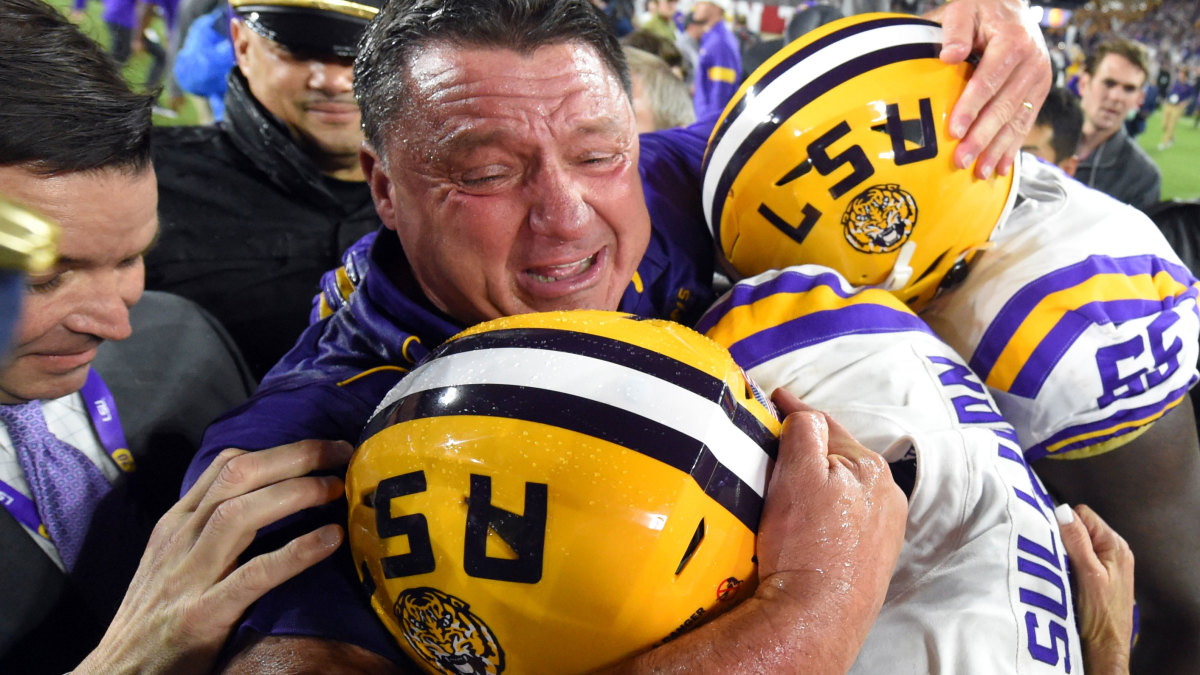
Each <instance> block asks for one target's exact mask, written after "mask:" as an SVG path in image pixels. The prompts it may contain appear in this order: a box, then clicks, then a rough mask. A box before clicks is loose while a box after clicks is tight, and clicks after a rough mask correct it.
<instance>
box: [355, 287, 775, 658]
mask: <svg viewBox="0 0 1200 675" xmlns="http://www.w3.org/2000/svg"><path fill="white" fill-rule="evenodd" d="M779 428H780V425H779V422H778V420H777V418H776V415H775V413H774V408H773V407H771V405H770V403H769V402H767V401H766V398H765V397H764V396H763V395H762V393H761V392H760V391H759V390H758V389H757V388H756V387H754V386H753V385H752V384H751V383H750V381H749V380H748V379H747V378H746V376H745V374H744V373H743V372H742V370H741V369H740V368H738V366H737V364H735V363H734V361H733V359H732V357H730V356H729V353H728V352H726V351H725V349H723V348H722V347H720V346H718V345H717V344H716V343H715V342H713V341H711V340H709V339H708V338H706V337H703V336H702V335H700V334H699V333H696V332H695V331H693V330H691V329H689V328H686V327H684V326H681V325H679V324H675V323H671V322H668V321H658V320H641V319H638V318H635V317H633V316H631V315H628V314H622V313H618V312H601V311H575V312H552V313H546V314H525V315H519V316H513V317H508V318H504V319H498V320H495V321H491V322H488V323H485V324H481V325H479V326H476V327H474V328H471V329H469V330H467V331H465V332H463V333H461V334H459V335H457V336H455V337H454V338H452V339H451V340H449V341H447V342H446V343H445V344H443V345H442V346H440V347H439V348H438V349H436V350H435V351H434V352H433V353H432V354H431V355H430V357H429V359H428V360H426V361H425V362H424V363H423V364H422V365H421V366H420V367H419V368H417V369H415V370H414V371H413V372H412V373H410V374H409V375H408V376H407V377H405V378H404V379H403V380H402V381H401V382H400V383H399V384H398V385H397V386H396V387H395V388H394V389H393V390H392V391H391V392H389V393H388V395H387V396H386V397H385V398H384V400H383V402H382V403H381V404H380V405H379V407H378V408H377V409H376V412H375V415H374V416H373V417H372V420H371V422H370V423H369V424H368V425H367V428H366V430H365V431H364V433H363V438H365V439H366V440H365V441H364V442H363V443H362V444H361V445H360V446H359V448H358V450H357V451H356V452H355V454H354V457H353V459H352V460H351V462H350V467H349V470H348V473H347V478H346V497H347V499H348V500H349V507H350V508H349V511H350V515H349V521H350V522H349V540H350V546H351V551H352V555H353V557H354V563H355V566H356V567H357V569H358V571H359V575H360V578H361V579H362V581H363V583H364V586H365V587H366V588H367V589H368V591H369V592H370V594H371V605H372V607H373V608H374V609H375V612H376V614H378V616H379V617H380V618H381V619H382V620H383V622H384V624H386V626H387V628H388V630H389V631H390V632H391V633H392V635H394V636H395V638H396V640H397V641H398V643H399V645H400V647H401V648H402V649H403V650H404V651H405V652H406V653H407V654H408V655H409V656H410V657H411V658H412V659H413V660H414V661H415V662H417V663H419V664H421V665H422V666H424V668H425V669H426V670H428V671H429V672H432V673H447V674H458V673H493V674H494V673H500V672H504V671H505V670H508V671H510V672H518V673H573V672H584V671H589V670H593V669H595V668H599V667H602V666H605V665H607V664H611V663H614V662H616V661H618V660H620V659H622V658H624V657H626V656H629V655H632V654H635V653H637V652H639V651H641V650H644V649H646V648H649V647H652V646H653V645H655V644H656V643H659V642H662V641H665V640H668V639H671V638H672V637H674V636H676V635H678V634H680V633H682V632H683V631H686V630H688V629H689V628H692V627H693V626H695V625H698V624H699V623H701V622H703V621H705V620H707V619H708V618H709V617H711V616H714V615H715V614H717V613H718V612H720V611H721V610H723V609H724V608H725V607H728V606H730V605H732V604H734V602H735V600H736V598H738V597H739V596H740V595H741V594H743V593H745V592H746V589H749V588H753V586H754V585H755V583H756V566H755V563H754V544H755V537H756V532H757V529H758V518H759V513H760V510H761V506H762V495H763V491H764V487H765V482H766V478H767V475H768V470H769V464H770V461H771V459H772V458H773V457H774V454H775V448H776V447H777V443H778V440H777V439H778V432H779Z"/></svg>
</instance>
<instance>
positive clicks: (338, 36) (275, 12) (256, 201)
mask: <svg viewBox="0 0 1200 675" xmlns="http://www.w3.org/2000/svg"><path fill="white" fill-rule="evenodd" d="M380 2H381V0H362V1H361V2H358V1H356V2H340V3H337V4H335V5H330V4H329V3H326V2H323V1H322V0H261V1H258V0H233V2H231V3H230V6H231V9H232V13H233V20H232V21H231V22H230V24H229V28H230V38H231V41H232V44H233V51H234V57H235V59H236V62H237V66H236V67H235V68H234V69H233V70H231V71H229V74H228V91H227V92H226V95H225V120H224V121H223V122H222V123H221V124H219V125H216V126H203V127H159V128H157V129H156V130H155V138H154V165H155V169H156V170H157V172H158V183H159V219H160V222H161V227H162V231H161V233H160V235H159V241H158V243H157V245H156V246H155V247H154V249H153V250H152V251H150V253H149V254H148V255H147V259H146V284H147V287H148V288H151V289H157V290H164V291H170V292H173V293H177V294H179V295H182V296H184V297H186V298H189V299H191V300H194V301H195V302H197V303H199V304H200V305H201V306H203V307H204V308H205V309H207V310H208V311H209V312H211V313H212V314H213V315H214V316H216V317H217V319H218V320H219V321H221V323H222V324H223V325H224V326H225V328H226V329H227V330H228V331H229V333H230V334H231V335H232V336H233V339H234V340H235V341H236V342H237V344H238V346H239V348H240V349H241V350H242V354H243V355H244V356H245V357H246V362H247V364H248V365H249V366H250V370H251V372H252V373H253V374H254V377H255V378H258V379H261V378H262V376H263V375H265V374H266V372H267V370H269V369H270V368H271V366H273V365H274V364H275V362H276V361H278V360H279V358H280V357H281V356H283V354H284V353H285V352H287V350H288V349H290V348H291V346H292V344H293V343H294V342H295V341H296V337H297V336H298V335H300V332H301V331H302V330H303V329H304V327H305V326H306V325H307V322H308V313H309V310H310V307H311V300H312V297H313V295H314V293H315V292H316V290H317V283H318V281H319V279H320V278H321V274H322V273H324V272H325V271H326V270H328V269H330V268H333V267H336V266H337V265H338V262H339V259H340V258H339V256H340V255H341V252H342V251H343V250H344V249H345V248H346V247H347V246H349V245H350V244H351V243H352V242H354V241H355V240H357V239H358V238H359V237H361V236H363V235H364V234H366V233H368V232H370V231H372V230H374V229H375V227H376V225H377V224H378V216H377V215H376V214H375V208H374V205H373V204H372V202H371V194H370V190H369V189H368V187H367V184H366V183H365V182H363V173H362V166H361V165H360V164H359V160H358V151H359V146H360V145H361V143H362V129H361V127H360V116H359V111H358V104H357V103H356V102H355V100H354V92H353V90H352V86H353V73H352V71H351V68H352V65H353V62H354V54H355V52H356V51H357V47H358V38H359V36H360V35H361V34H362V30H363V28H364V27H365V26H366V25H367V22H368V21H369V20H370V18H371V17H372V16H374V14H375V12H376V11H377V10H378V7H379V4H380Z"/></svg>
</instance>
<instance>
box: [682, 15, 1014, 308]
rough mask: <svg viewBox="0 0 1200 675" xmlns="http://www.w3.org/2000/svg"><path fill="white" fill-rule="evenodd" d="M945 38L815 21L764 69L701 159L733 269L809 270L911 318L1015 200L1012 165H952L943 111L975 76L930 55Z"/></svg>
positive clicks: (899, 23)
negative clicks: (981, 174)
mask: <svg viewBox="0 0 1200 675" xmlns="http://www.w3.org/2000/svg"><path fill="white" fill-rule="evenodd" d="M941 42H942V29H941V27H940V26H939V25H938V24H936V23H934V22H931V21H928V20H925V19H921V18H918V17H913V16H908V15H901V14H862V15H857V16H852V17H848V18H845V19H841V20H838V21H834V22H832V23H829V24H827V25H824V26H821V27H820V28H817V29H815V30H813V31H811V32H809V33H807V34H805V35H804V36H802V37H801V38H800V39H798V40H796V41H795V42H793V43H791V44H789V45H788V46H787V47H785V48H783V49H782V50H780V51H779V52H778V53H776V54H775V55H774V56H773V57H771V58H770V59H768V60H767V62H766V63H764V64H763V65H762V66H761V67H760V68H759V69H758V70H756V71H755V72H754V73H753V74H751V75H750V77H749V78H747V79H746V82H745V83H744V84H743V86H742V87H741V89H740V90H739V91H738V93H737V94H736V95H734V97H733V99H732V100H731V101H730V103H729V105H728V106H727V107H726V108H725V112H724V113H723V114H722V116H721V118H720V120H719V121H718V122H717V126H716V127H715V128H714V130H713V134H712V137H711V138H710V139H709V144H708V151H707V153H706V156H705V166H704V186H703V199H704V210H705V216H706V218H707V219H708V223H709V226H710V227H711V229H712V233H713V236H714V237H715V239H716V241H717V243H718V246H719V248H720V251H721V252H722V254H723V255H724V257H725V259H726V260H727V261H728V262H729V263H730V265H731V266H732V267H733V269H734V270H735V271H736V272H737V273H738V274H740V275H742V276H752V275H755V274H759V273H761V272H764V271H766V270H769V269H778V268H783V267H787V266H790V265H797V264H804V263H814V264H820V265H825V266H827V267H831V268H833V269H835V270H837V271H839V272H841V273H842V275H843V276H845V277H846V279H847V280H848V281H850V283H852V284H854V285H856V286H879V287H882V288H885V289H887V290H889V291H892V292H894V293H895V294H896V295H897V296H899V297H900V299H901V300H903V301H904V302H906V303H908V304H909V305H910V306H911V307H913V308H914V309H918V310H919V309H920V308H921V306H923V305H924V304H925V303H927V302H928V301H929V300H930V299H931V298H933V297H934V296H935V295H936V294H937V292H938V290H939V288H941V287H944V286H945V285H949V284H952V283H953V282H954V281H955V280H956V279H959V278H961V276H960V275H961V274H964V273H965V268H966V265H967V264H968V263H969V262H970V260H971V259H972V257H973V256H974V255H975V254H976V253H977V252H978V251H979V250H981V249H983V248H986V246H987V241H988V238H989V236H990V235H991V233H992V230H993V229H994V228H995V227H996V225H997V223H999V222H1001V220H1002V218H1003V216H1004V214H1005V212H1006V210H1007V209H1008V208H1009V205H1010V204H1011V201H1012V199H1013V198H1014V197H1015V195H1016V189H1015V186H1014V176H1015V175H1016V174H1017V171H1016V170H1015V169H1014V170H1013V171H1011V172H1009V174H1008V175H1006V176H1000V175H993V176H991V177H990V178H988V179H979V178H976V177H975V175H974V171H973V169H971V170H963V169H959V168H957V167H956V166H955V165H954V159H953V155H954V148H955V147H956V145H957V141H955V140H953V139H951V138H950V136H949V131H948V129H949V116H950V112H951V110H952V109H953V107H954V104H955V102H956V101H957V100H958V97H959V95H960V94H961V93H962V91H963V89H964V87H965V86H966V83H967V80H968V78H969V77H970V75H971V72H972V70H973V68H974V66H972V65H971V64H969V63H961V64H958V65H947V64H945V63H942V62H941V61H940V60H939V59H938V53H939V52H940V51H941V46H942V45H941Z"/></svg>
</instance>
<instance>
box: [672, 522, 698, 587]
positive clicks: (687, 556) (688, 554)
mask: <svg viewBox="0 0 1200 675" xmlns="http://www.w3.org/2000/svg"><path fill="white" fill-rule="evenodd" d="M702 541H704V519H703V518H701V519H700V523H699V524H697V525H696V532H695V533H694V534H693V535H692V540H691V541H690V542H688V547H687V550H686V551H684V552H683V558H682V559H681V560H680V561H679V567H677V568H675V576H679V575H680V574H682V573H683V568H685V567H687V564H688V562H689V561H691V559H692V556H693V555H695V554H696V549H698V548H700V542H702Z"/></svg>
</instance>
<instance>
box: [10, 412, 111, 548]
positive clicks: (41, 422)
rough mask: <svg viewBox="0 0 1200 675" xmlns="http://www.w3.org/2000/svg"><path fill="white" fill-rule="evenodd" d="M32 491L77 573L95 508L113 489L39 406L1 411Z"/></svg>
mask: <svg viewBox="0 0 1200 675" xmlns="http://www.w3.org/2000/svg"><path fill="white" fill-rule="evenodd" d="M0 421H3V422H4V425H5V426H6V427H8V435H9V437H10V438H11V439H12V443H13V447H14V448H15V449H16V451H17V460H18V461H19V462H20V463H21V470H22V471H24V472H25V480H26V481H27V482H28V483H29V491H30V493H31V494H32V495H33V501H34V503H35V504H37V510H38V515H39V516H40V517H41V519H42V524H43V525H45V526H46V532H47V533H48V534H49V535H50V541H52V542H54V545H55V547H57V548H58V554H59V555H60V556H62V560H63V564H65V565H66V567H67V571H68V572H70V571H72V570H74V569H75V562H76V561H77V560H78V559H79V550H80V548H82V546H83V542H84V540H85V539H86V538H87V533H88V527H89V526H90V525H91V522H92V514H93V512H94V511H95V510H96V505H97V504H98V503H99V502H100V500H101V499H102V498H103V497H104V495H106V494H108V492H109V490H111V489H112V485H110V484H109V482H108V480H107V479H105V477H104V474H103V473H101V472H100V469H99V467H97V466H96V465H95V464H94V463H93V462H92V460H90V459H88V458H87V456H86V455H84V454H83V453H82V452H80V451H79V449H78V448H76V447H75V446H73V445H71V444H69V443H66V442H64V441H62V440H59V438H58V437H57V436H55V435H54V434H52V433H50V429H49V428H47V427H46V417H45V416H44V415H43V414H42V404H41V401H30V402H29V403H22V404H21V405H0Z"/></svg>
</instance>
